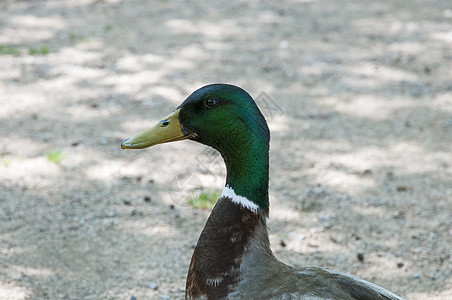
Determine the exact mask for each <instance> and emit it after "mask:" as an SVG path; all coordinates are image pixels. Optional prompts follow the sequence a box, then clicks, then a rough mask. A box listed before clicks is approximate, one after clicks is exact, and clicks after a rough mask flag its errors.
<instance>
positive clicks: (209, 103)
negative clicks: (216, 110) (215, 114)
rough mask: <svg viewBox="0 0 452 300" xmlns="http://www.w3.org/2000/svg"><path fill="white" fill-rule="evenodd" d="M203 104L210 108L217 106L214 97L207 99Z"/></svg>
mask: <svg viewBox="0 0 452 300" xmlns="http://www.w3.org/2000/svg"><path fill="white" fill-rule="evenodd" d="M205 104H206V106H207V107H209V108H212V107H215V106H217V104H218V102H217V100H215V99H207V100H206V103H205Z"/></svg>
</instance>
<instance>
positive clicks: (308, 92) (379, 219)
mask: <svg viewBox="0 0 452 300" xmlns="http://www.w3.org/2000/svg"><path fill="white" fill-rule="evenodd" d="M451 24H452V5H451V3H450V1H448V0H444V1H435V0H432V1H426V0H425V1H411V0H410V1H408V0H400V1H357V0H353V1H316V0H298V1H295V0H294V1H289V0H287V1H278V2H276V1H274V2H270V1H267V2H263V1H224V0H214V1H209V2H207V1H206V2H201V1H198V2H197V3H196V4H195V3H193V2H191V1H172V0H161V1H139V0H131V1H119V0H117V1H101V0H98V1H94V0H84V1H12V0H9V1H8V0H6V1H1V3H0V128H1V136H0V230H1V231H0V299H135V298H136V299H161V300H164V299H182V298H183V294H184V285H185V276H186V272H187V269H188V264H189V261H190V257H191V254H192V251H193V247H194V245H195V244H196V241H197V239H198V236H199V234H200V232H201V230H202V227H203V225H204V223H205V221H206V219H207V217H208V214H209V211H204V210H196V209H194V208H192V207H190V205H188V204H187V197H188V195H189V192H190V190H191V189H193V188H197V187H200V188H203V189H206V190H209V191H210V190H212V191H218V192H219V191H221V189H222V186H223V185H224V172H225V170H224V166H223V165H222V161H221V159H220V158H219V157H218V155H216V154H215V153H212V152H211V151H207V150H206V149H205V147H204V146H202V145H198V144H196V143H194V142H190V141H184V142H179V143H172V144H166V145H159V146H156V147H154V148H151V149H146V150H137V151H132V150H128V151H122V150H121V149H120V143H121V141H122V140H123V139H125V138H127V137H129V136H130V135H131V134H133V133H135V132H137V131H138V130H141V129H145V128H147V127H148V126H149V125H152V124H154V123H155V122H157V121H159V120H160V119H161V118H162V117H164V116H166V115H167V114H168V113H169V112H171V111H172V110H173V109H174V108H175V107H176V106H177V105H178V104H179V103H180V102H182V101H183V100H184V99H185V97H186V96H187V95H188V94H190V92H192V91H193V90H195V89H196V88H199V87H201V86H202V85H205V84H208V83H214V82H225V83H232V84H236V85H239V86H241V87H243V88H244V89H246V90H247V91H248V92H249V93H250V94H251V95H253V96H254V97H255V98H257V102H258V104H259V106H260V107H261V109H262V111H263V113H264V115H265V116H266V117H267V120H268V122H269V125H270V129H271V132H272V141H271V170H270V173H271V175H270V201H271V212H270V220H269V227H270V230H271V231H270V234H271V242H272V248H273V250H274V252H275V254H276V256H277V257H279V258H280V259H281V260H283V261H284V262H286V263H288V264H291V265H298V266H307V265H309V266H324V267H328V268H332V269H336V270H339V271H342V272H347V273H351V274H354V275H358V276H360V277H363V278H365V279H367V280H370V281H372V282H375V283H377V284H379V285H381V286H383V287H385V288H387V289H389V290H391V291H393V292H395V293H397V294H400V295H401V296H403V297H406V299H452V258H451V255H452V153H451V147H452V146H451V145H452V142H451V141H452V80H451V79H452V25H451ZM262 93H263V94H262ZM134 297H135V298H134Z"/></svg>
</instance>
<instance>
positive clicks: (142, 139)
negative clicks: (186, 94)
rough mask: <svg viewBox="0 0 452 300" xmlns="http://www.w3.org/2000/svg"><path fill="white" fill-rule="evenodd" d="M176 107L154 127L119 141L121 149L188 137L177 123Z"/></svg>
mask: <svg viewBox="0 0 452 300" xmlns="http://www.w3.org/2000/svg"><path fill="white" fill-rule="evenodd" d="M179 111H180V109H176V110H175V111H173V112H172V113H171V114H170V115H168V116H167V117H166V118H164V119H163V120H162V121H160V122H159V123H158V124H157V125H155V126H154V127H151V128H149V129H146V130H143V131H141V132H139V133H137V134H135V135H133V136H132V137H130V138H128V139H126V140H124V141H123V142H122V143H121V148H122V149H143V148H147V147H151V146H154V145H157V144H162V143H168V142H173V141H180V140H185V139H187V138H189V137H190V135H189V134H187V133H184V132H183V130H182V128H181V126H180V123H179Z"/></svg>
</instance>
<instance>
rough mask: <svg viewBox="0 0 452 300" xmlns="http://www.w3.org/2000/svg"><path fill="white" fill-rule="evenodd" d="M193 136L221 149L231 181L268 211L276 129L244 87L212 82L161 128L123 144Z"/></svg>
mask: <svg viewBox="0 0 452 300" xmlns="http://www.w3.org/2000/svg"><path fill="white" fill-rule="evenodd" d="M182 139H191V140H194V141H197V142H200V143H202V144H205V145H208V146H211V147H213V148H215V149H216V150H218V151H219V152H220V153H221V155H222V157H223V159H224V161H225V163H226V169H227V178H226V184H227V185H228V186H229V187H231V188H233V190H234V191H235V193H236V194H237V195H240V196H243V197H246V198H248V200H250V201H253V202H254V203H256V204H257V205H258V206H259V207H260V208H261V209H263V210H264V211H265V212H267V213H268V151H269V142H270V132H269V129H268V126H267V122H266V121H265V118H264V116H263V115H262V113H261V112H260V110H259V108H258V107H257V105H256V103H255V102H254V100H253V99H252V98H251V96H250V95H249V94H248V93H247V92H245V91H244V90H243V89H241V88H239V87H237V86H233V85H227V84H211V85H207V86H204V87H202V88H200V89H198V90H196V91H195V92H193V93H192V94H191V95H190V96H189V97H188V98H187V99H186V100H185V101H184V102H183V103H182V104H181V105H180V106H179V107H178V108H177V109H176V110H175V111H174V112H173V113H172V114H170V115H169V116H168V117H166V118H165V119H164V120H162V121H160V122H159V123H158V124H157V125H156V126H155V127H153V128H151V129H148V130H145V131H143V132H140V133H138V134H137V135H135V136H133V137H131V138H129V139H127V140H125V141H124V142H123V143H122V145H121V146H122V147H123V148H128V149H135V148H145V147H150V146H152V145H155V144H158V143H164V142H169V141H176V140H182Z"/></svg>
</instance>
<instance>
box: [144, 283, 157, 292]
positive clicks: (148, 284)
mask: <svg viewBox="0 0 452 300" xmlns="http://www.w3.org/2000/svg"><path fill="white" fill-rule="evenodd" d="M146 285H147V286H148V287H149V288H150V289H151V290H153V291H156V290H158V288H159V286H158V285H157V284H156V283H154V282H147V283H146Z"/></svg>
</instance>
